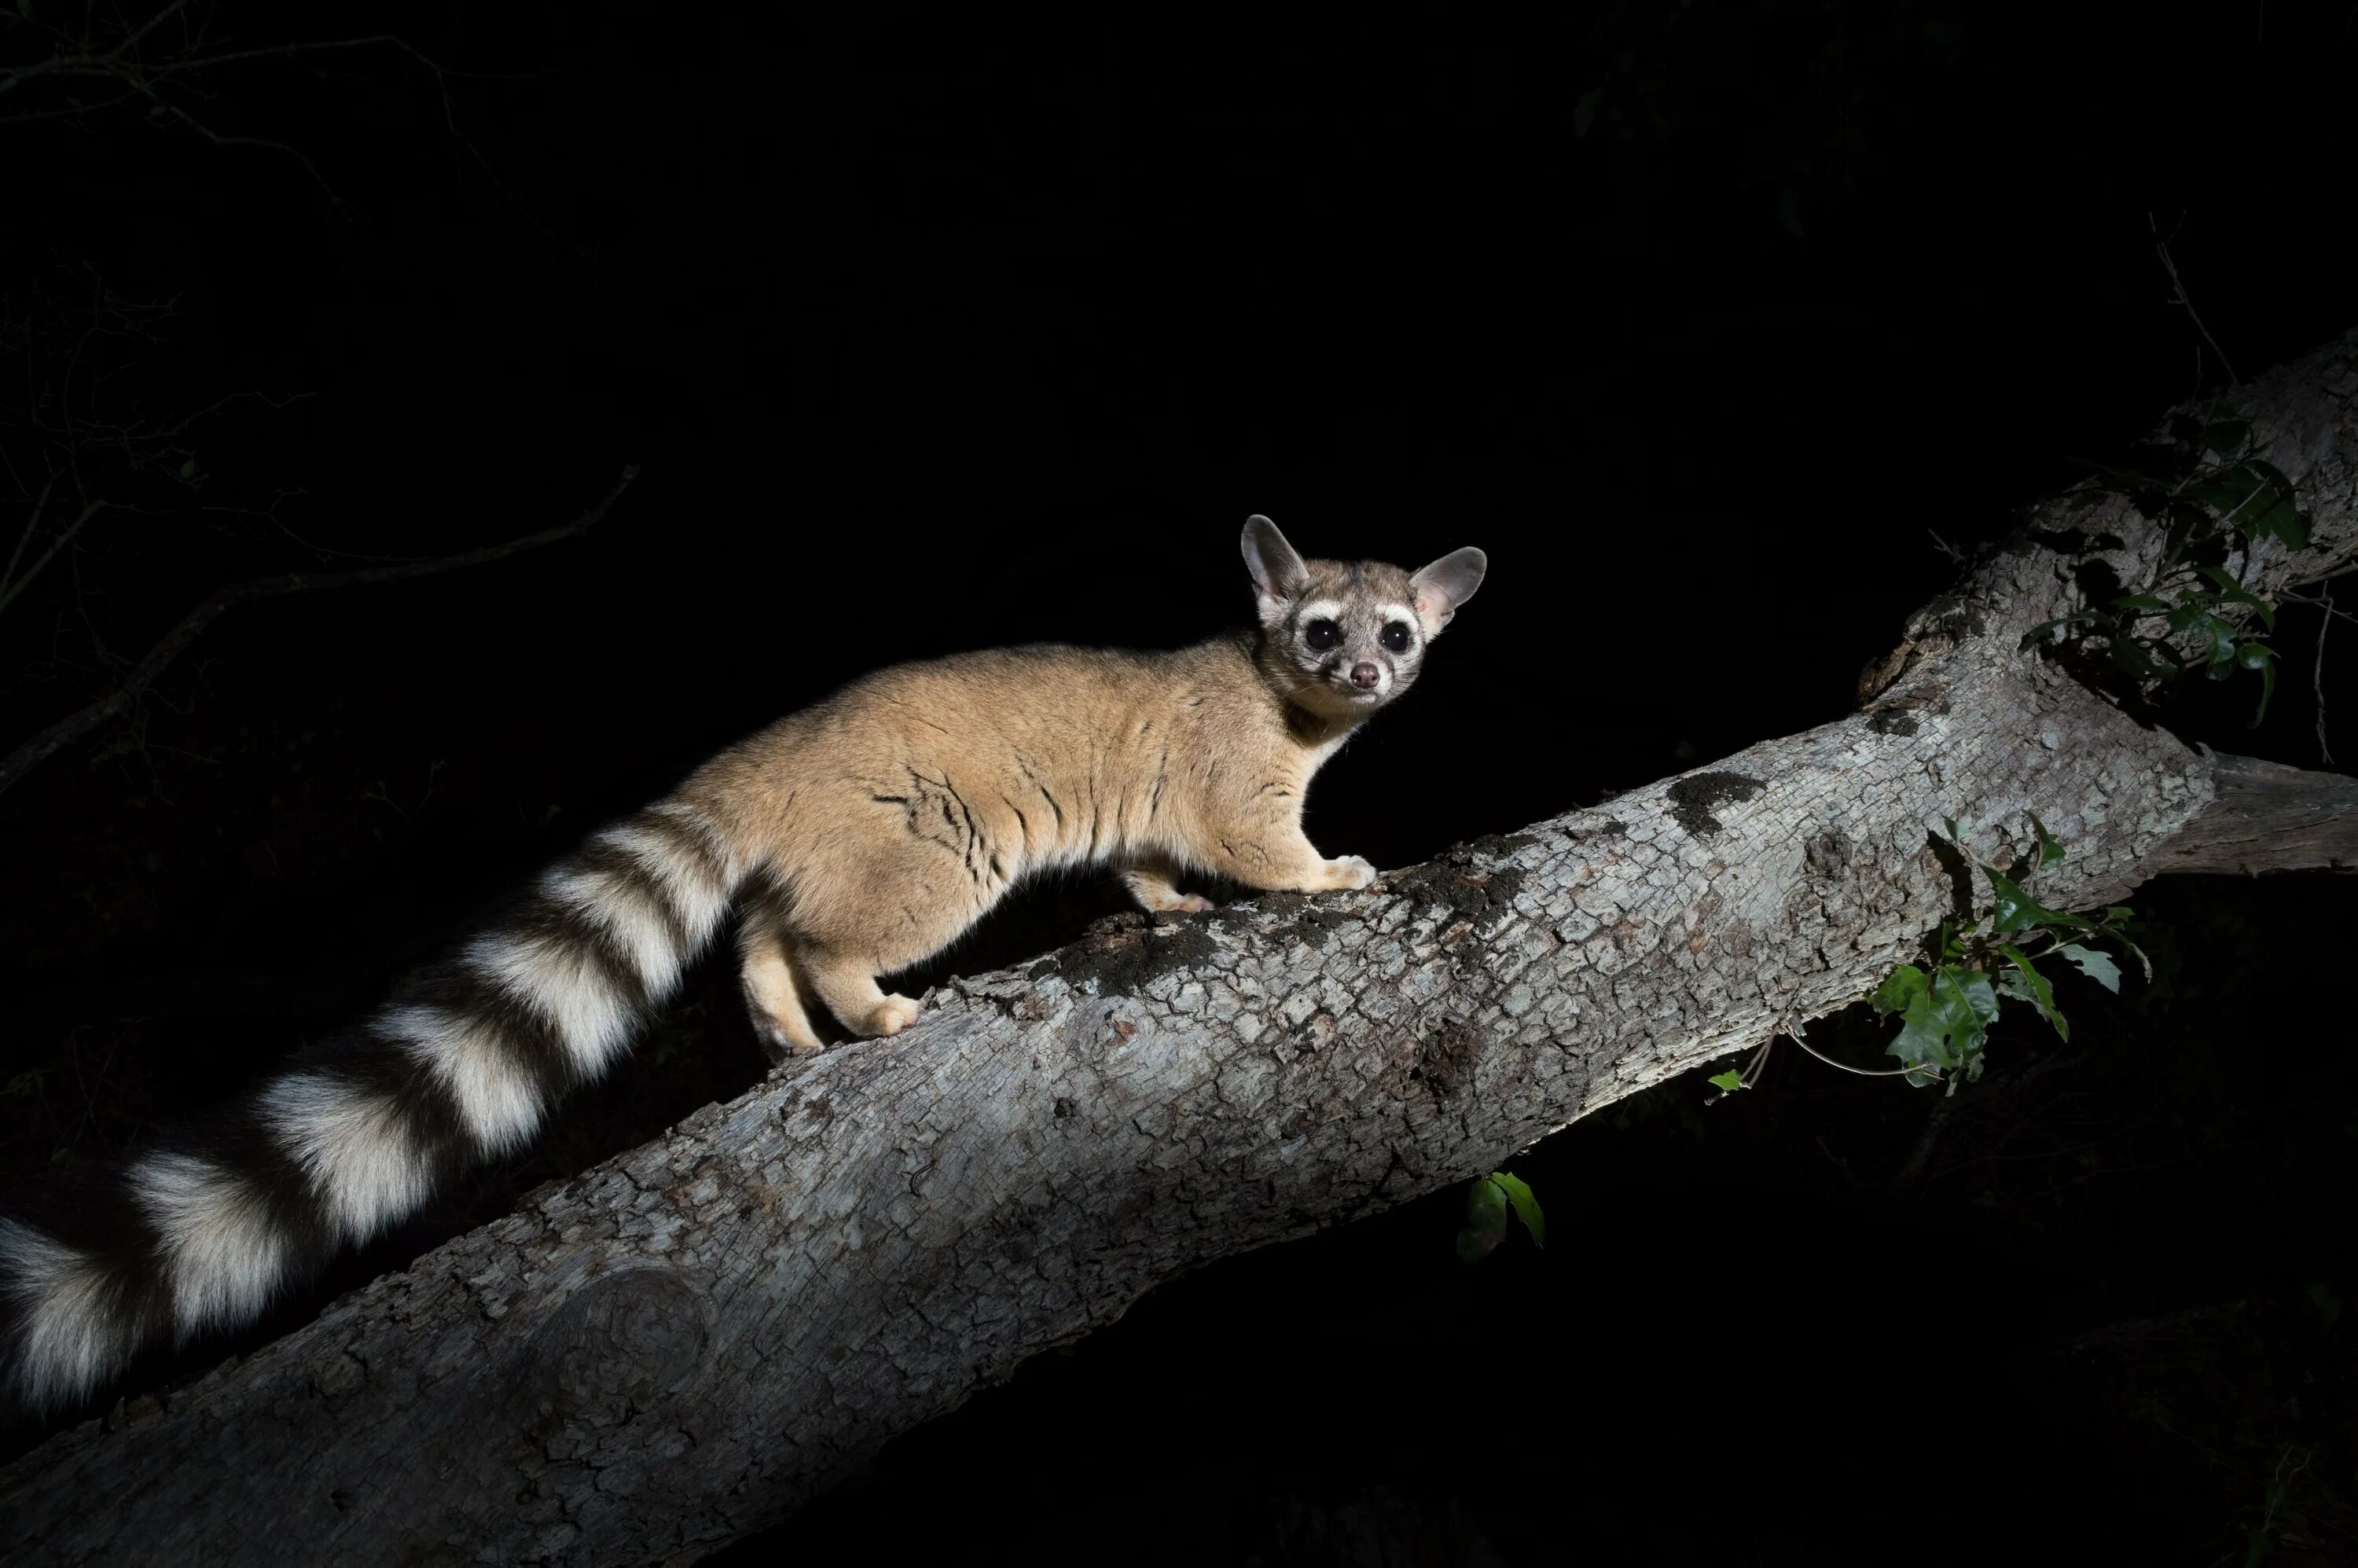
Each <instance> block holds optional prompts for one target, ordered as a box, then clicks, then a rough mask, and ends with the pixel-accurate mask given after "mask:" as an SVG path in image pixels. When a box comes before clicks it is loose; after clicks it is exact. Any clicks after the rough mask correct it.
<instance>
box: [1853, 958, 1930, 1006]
mask: <svg viewBox="0 0 2358 1568" xmlns="http://www.w3.org/2000/svg"><path fill="white" fill-rule="evenodd" d="M1924 989H1925V986H1924V971H1923V970H1921V969H1920V968H1917V967H1916V966H1915V965H1913V964H1902V965H1900V966H1899V967H1898V968H1896V969H1894V970H1892V971H1891V978H1890V979H1887V980H1885V981H1884V982H1883V984H1882V985H1881V986H1879V987H1877V989H1876V992H1875V994H1874V995H1873V996H1871V997H1869V998H1868V999H1867V1005H1868V1006H1869V1007H1872V1008H1873V1009H1875V1011H1877V1012H1905V1011H1908V1007H1909V1003H1911V1002H1913V1001H1914V1000H1916V999H1917V998H1918V997H1920V996H1922V995H1923V994H1924Z"/></svg>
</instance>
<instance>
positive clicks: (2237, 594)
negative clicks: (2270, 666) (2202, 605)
mask: <svg viewBox="0 0 2358 1568" xmlns="http://www.w3.org/2000/svg"><path fill="white" fill-rule="evenodd" d="M2194 569H2195V570H2196V571H2199V572H2201V574H2202V575H2203V576H2204V577H2206V578H2209V579H2211V580H2212V582H2214V583H2216V584H2218V585H2219V599H2220V600H2221V601H2222V602H2223V603H2227V604H2242V605H2247V606H2249V607H2250V609H2251V611H2252V613H2253V614H2255V615H2257V616H2258V617H2259V618H2260V623H2261V624H2262V625H2264V626H2266V628H2267V629H2268V630H2269V631H2271V632H2273V631H2275V630H2276V629H2277V612H2276V611H2273V610H2271V609H2269V608H2268V606H2267V602H2266V600H2263V599H2261V598H2260V596H2259V595H2258V594H2256V593H2254V592H2253V591H2252V590H2251V589H2247V588H2245V587H2244V585H2243V584H2242V583H2240V582H2237V581H2236V580H2235V574H2234V573H2233V572H2231V571H2229V570H2228V569H2227V568H2224V567H2197V568H2194Z"/></svg>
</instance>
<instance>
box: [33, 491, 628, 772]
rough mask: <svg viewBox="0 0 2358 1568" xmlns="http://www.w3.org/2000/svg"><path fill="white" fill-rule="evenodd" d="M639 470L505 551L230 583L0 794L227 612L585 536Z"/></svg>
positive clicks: (56, 732) (134, 694)
mask: <svg viewBox="0 0 2358 1568" xmlns="http://www.w3.org/2000/svg"><path fill="white" fill-rule="evenodd" d="M638 474H639V470H638V469H637V467H636V466H635V465H634V466H633V467H630V468H626V469H624V470H622V477H621V478H620V479H618V480H616V481H614V484H613V488H611V490H609V491H607V492H606V493H605V495H604V496H603V497H602V498H601V499H600V501H599V503H597V504H596V505H595V506H592V507H591V508H590V510H589V511H587V512H585V513H583V514H581V515H580V516H579V517H578V518H576V519H574V520H573V521H572V522H570V523H566V524H559V525H558V526H557V527H554V528H544V529H542V530H541V531H540V532H539V533H537V534H527V535H524V536H523V537H522V538H518V539H510V540H508V541H507V542H506V543H505V544H500V545H486V546H482V547H481V549H474V550H464V551H461V552H460V553H459V554H458V555H455V556H441V557H436V558H435V559H432V560H427V561H409V562H405V563H403V564H402V565H399V566H391V567H373V568H369V569H367V570H365V571H354V572H329V573H318V572H286V573H283V574H281V575H279V576H276V577H266V578H255V579H253V580H251V581H248V582H242V583H234V584H232V585H231V586H230V587H228V588H224V589H221V590H220V591H218V592H216V593H215V594H213V595H212V596H211V598H210V599H207V600H205V601H204V602H203V603H202V604H200V605H198V606H197V607H196V608H195V609H194V610H191V611H189V612H188V613H187V614H186V615H184V616H182V617H181V618H180V620H179V622H178V624H177V625H175V626H174V627H173V628H172V629H171V630H170V631H168V632H167V633H164V635H163V637H162V638H161V639H160V640H159V641H158V642H157V643H156V645H155V646H154V647H152V648H150V649H148V650H147V655H146V657H145V658H143V659H141V660H140V661H139V663H138V665H136V666H135V667H134V668H133V669H132V671H131V673H130V674H129V675H128V676H124V680H123V683H122V684H121V685H120V686H118V687H115V688H114V690H113V691H112V692H109V693H108V694H107V695H106V696H104V697H100V698H99V699H98V700H97V701H96V702H93V703H92V704H90V705H89V706H88V707H86V708H81V709H78V710H77V711H75V712H73V713H70V714H68V715H66V717H65V718H63V719H59V720H58V721H57V722H56V723H55V724H52V725H50V726H49V728H48V729H46V730H42V731H41V732H40V733H39V734H38V735H36V736H34V737H33V738H32V739H31V740H29V741H26V742H25V743H24V744H23V745H21V746H19V747H17V748H16V750H15V751H13V752H9V753H8V755H7V757H6V759H5V760H0V791H5V790H6V789H7V788H8V787H9V786H10V785H12V784H15V783H16V781H17V780H18V779H21V778H23V777H24V776H25V775H26V774H27V773H30V772H31V771H32V770H33V769H34V768H36V767H38V766H39V765H40V764H41V763H43V762H47V761H48V760H49V758H51V757H53V756H55V755H56V754H57V753H58V752H60V751H62V750H64V749H65V748H66V747H67V746H69V745H71V744H72V743H73V742H74V741H79V740H81V738H82V737H83V736H85V735H87V734H89V733H90V732H91V731H92V730H95V729H97V728H98V727H99V726H100V725H102V724H104V723H106V722H107V721H108V720H110V719H114V718H116V717H117V716H118V715H120V714H122V713H124V712H125V711H126V710H128V709H129V708H131V707H132V705H133V704H134V703H135V702H137V701H138V700H139V698H140V697H141V696H142V695H143V694H144V693H145V692H146V690H147V688H148V687H152V686H153V685H155V684H156V680H157V677H158V676H161V675H162V674H163V673H164V671H165V669H166V668H167V667H168V666H169V665H171V663H172V661H174V660H175V659H177V658H178V657H179V656H180V655H181V654H183V653H186V652H187V651H188V648H189V644H190V643H194V642H195V641H196V640H197V638H198V637H199V636H200V635H201V634H202V633H203V632H204V630H205V628H206V627H208V626H211V624H212V623H213V622H215V621H218V620H220V619H221V617H222V614H223V613H224V612H226V611H228V610H229V609H230V608H231V607H232V606H233V605H238V604H243V603H247V602H249V601H251V600H257V599H276V598H279V597H281V596H283V595H286V594H290V593H308V592H312V591H315V590H318V589H331V588H359V587H362V586H364V585H367V584H371V583H380V582H400V581H404V580H406V579H410V578H419V577H430V576H433V575H434V574H436V573H438V572H447V571H457V570H459V569H460V568H465V567H474V566H481V565H482V564H484V563H485V562H487V561H496V560H502V559H504V558H505V557H509V556H514V555H519V554H521V553H523V552H524V551H526V550H535V549H538V548H539V547H540V546H544V545H554V544H557V543H558V542H559V541H561V540H565V539H570V538H572V537H574V536H575V535H579V534H585V533H588V532H589V531H590V529H591V528H592V527H594V526H596V525H597V524H598V523H599V521H600V519H602V518H603V517H604V516H605V515H606V513H607V511H608V509H610V508H611V506H612V505H613V504H614V503H615V502H616V501H618V500H619V499H621V497H622V492H623V491H624V490H626V489H628V488H629V486H630V483H631V481H633V480H634V479H636V478H637V477H638Z"/></svg>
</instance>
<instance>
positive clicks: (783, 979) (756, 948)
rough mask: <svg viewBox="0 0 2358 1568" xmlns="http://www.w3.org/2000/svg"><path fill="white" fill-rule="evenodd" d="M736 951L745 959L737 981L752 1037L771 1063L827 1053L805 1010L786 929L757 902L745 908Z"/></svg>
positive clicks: (807, 1011) (768, 910) (767, 909)
mask: <svg viewBox="0 0 2358 1568" xmlns="http://www.w3.org/2000/svg"><path fill="white" fill-rule="evenodd" d="M737 950H738V953H739V955H740V957H741V965H740V967H739V968H738V971H737V977H738V980H739V983H740V984H741V985H742V986H743V988H744V991H745V1007H746V1011H748V1012H749V1013H750V1014H751V1015H752V1021H753V1033H754V1035H755V1036H756V1037H757V1038H759V1039H760V1041H761V1042H762V1044H763V1048H764V1049H766V1050H767V1051H768V1052H769V1053H770V1059H771V1060H772V1061H773V1062H783V1061H784V1060H785V1059H786V1058H788V1057H789V1056H807V1055H810V1054H812V1053H814V1052H817V1051H820V1050H824V1049H825V1046H824V1045H823V1044H822V1043H821V1042H820V1040H819V1037H818V1033H817V1031H816V1030H814V1029H813V1028H812V1027H811V1021H810V1011H809V1010H808V1009H807V1008H806V1007H805V1006H804V1005H803V996H802V987H801V985H800V983H799V982H797V981H796V980H795V966H794V957H793V953H792V950H791V949H790V948H789V947H788V946H787V944H786V935H785V931H784V924H783V922H782V921H781V920H780V919H779V918H778V916H777V914H775V912H773V911H772V910H771V909H769V908H767V907H766V906H765V905H764V904H763V903H762V902H761V901H759V900H755V901H752V902H751V903H749V904H748V905H747V907H746V910H745V924H744V926H743V928H742V930H741V931H740V932H739V934H738V938H737Z"/></svg>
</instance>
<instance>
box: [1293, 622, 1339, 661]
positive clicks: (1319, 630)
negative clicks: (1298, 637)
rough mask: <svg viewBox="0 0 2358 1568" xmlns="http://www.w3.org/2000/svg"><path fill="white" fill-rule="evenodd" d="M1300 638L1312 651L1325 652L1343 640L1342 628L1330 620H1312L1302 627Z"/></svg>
mask: <svg viewBox="0 0 2358 1568" xmlns="http://www.w3.org/2000/svg"><path fill="white" fill-rule="evenodd" d="M1302 640H1303V642H1305V643H1309V644H1310V647H1311V650H1312V651H1313V652H1314V653H1320V654H1323V653H1325V651H1326V650H1327V649H1329V648H1331V647H1333V646H1334V645H1335V644H1336V643H1339V642H1341V641H1342V640H1343V629H1342V628H1341V627H1340V626H1337V625H1336V624H1335V622H1332V621H1313V622H1311V623H1310V624H1309V625H1307V626H1304V627H1303V629H1302Z"/></svg>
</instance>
